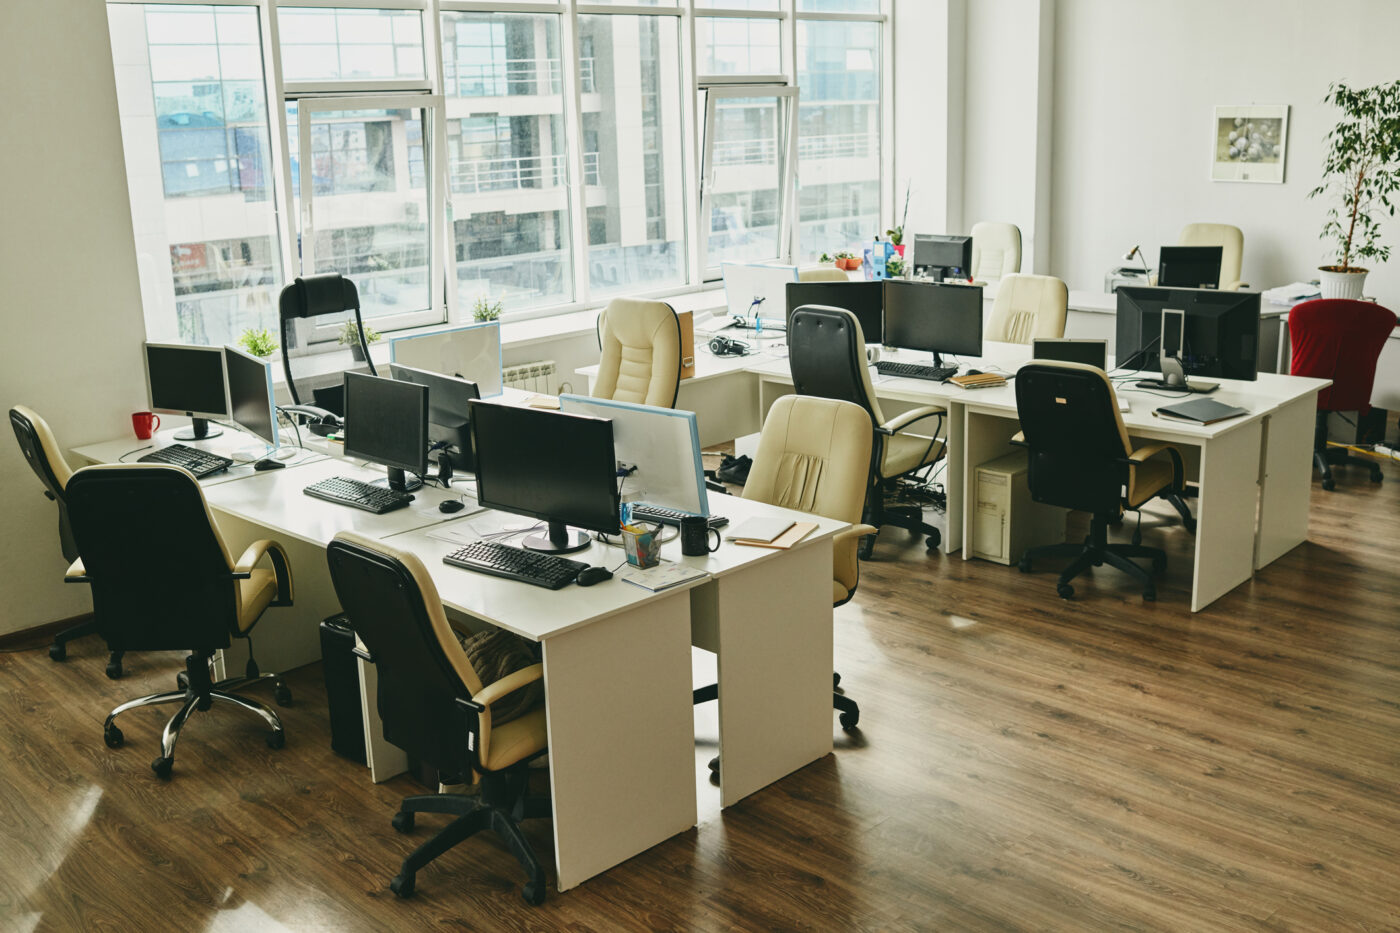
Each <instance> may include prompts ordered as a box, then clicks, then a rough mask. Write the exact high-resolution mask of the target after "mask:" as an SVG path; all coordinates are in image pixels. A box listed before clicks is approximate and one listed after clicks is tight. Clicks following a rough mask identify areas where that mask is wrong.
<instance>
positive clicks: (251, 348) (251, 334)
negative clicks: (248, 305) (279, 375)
mask: <svg viewBox="0 0 1400 933" xmlns="http://www.w3.org/2000/svg"><path fill="white" fill-rule="evenodd" d="M238 345H239V346H240V347H242V348H243V349H244V350H247V351H248V352H249V353H251V354H253V355H254V356H260V357H262V358H263V359H267V358H268V357H269V356H271V355H272V354H274V353H276V352H277V341H276V340H274V339H273V337H272V331H270V330H268V329H267V328H266V327H250V328H248V329H247V330H245V331H244V332H243V333H241V334H239V335H238Z"/></svg>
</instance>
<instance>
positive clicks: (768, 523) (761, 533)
mask: <svg viewBox="0 0 1400 933" xmlns="http://www.w3.org/2000/svg"><path fill="white" fill-rule="evenodd" d="M792 525H793V521H792V519H790V518H751V519H749V520H748V521H746V522H744V523H743V524H741V525H740V526H739V527H738V528H735V529H734V530H733V531H731V532H729V534H727V535H725V537H726V538H728V539H729V540H730V541H743V542H744V543H746V544H772V543H773V541H774V540H775V539H776V538H778V537H779V536H780V535H782V533H783V532H785V531H787V530H788V529H789V528H791V527H792Z"/></svg>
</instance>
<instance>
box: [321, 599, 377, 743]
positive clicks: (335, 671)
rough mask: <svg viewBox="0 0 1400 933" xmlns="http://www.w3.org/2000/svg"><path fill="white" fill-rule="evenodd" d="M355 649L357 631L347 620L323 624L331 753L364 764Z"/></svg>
mask: <svg viewBox="0 0 1400 933" xmlns="http://www.w3.org/2000/svg"><path fill="white" fill-rule="evenodd" d="M354 648H355V630H354V629H352V628H351V627H350V623H349V621H348V620H347V619H346V618H345V616H343V615H338V616H331V617H330V618H329V619H326V620H325V621H324V622H322V623H321V672H322V674H323V675H324V676H325V678H326V705H327V706H328V707H329V709H330V717H331V750H332V751H334V752H335V753H336V754H338V755H343V756H345V757H346V758H349V759H350V760H351V761H358V762H360V763H361V764H364V763H365V762H366V758H365V721H364V716H363V714H362V712H361V709H360V706H361V704H360V668H359V663H358V662H359V659H358V658H356V657H355V655H354V653H353V652H354Z"/></svg>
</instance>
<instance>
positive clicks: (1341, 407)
mask: <svg viewBox="0 0 1400 933" xmlns="http://www.w3.org/2000/svg"><path fill="white" fill-rule="evenodd" d="M1394 329H1395V315H1394V314H1393V313H1392V312H1390V311H1388V310H1387V309H1385V308H1383V307H1381V306H1380V305H1378V304H1375V303H1374V302H1370V301H1353V300H1350V299H1346V298H1320V299H1318V300H1316V301H1305V302H1303V303H1302V304H1299V305H1296V306H1295V307H1294V308H1293V309H1292V310H1291V311H1289V312H1288V339H1289V342H1290V343H1292V345H1293V364H1292V373H1293V375H1295V376H1313V377H1315V378H1318V379H1331V380H1332V384H1331V385H1330V386H1328V387H1327V388H1325V389H1323V390H1322V391H1321V392H1319V393H1318V394H1317V407H1318V408H1319V409H1320V410H1322V411H1359V412H1361V413H1362V414H1365V413H1366V412H1368V411H1370V410H1371V391H1372V389H1373V388H1374V385H1375V381H1376V361H1377V360H1379V359H1380V355H1381V350H1383V349H1384V348H1385V341H1386V339H1387V337H1388V336H1389V335H1390V332H1391V331H1392V330H1394Z"/></svg>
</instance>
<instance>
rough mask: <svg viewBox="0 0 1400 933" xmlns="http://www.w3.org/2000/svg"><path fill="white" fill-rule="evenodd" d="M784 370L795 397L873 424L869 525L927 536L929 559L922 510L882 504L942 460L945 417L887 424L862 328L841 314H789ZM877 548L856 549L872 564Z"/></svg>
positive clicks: (909, 414)
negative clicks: (850, 409)
mask: <svg viewBox="0 0 1400 933" xmlns="http://www.w3.org/2000/svg"><path fill="white" fill-rule="evenodd" d="M788 363H789V364H790V366H791V368H792V384H793V387H794V388H795V389H796V390H797V394H798V395H814V396H817V397H818V398H832V399H837V400H838V401H842V402H854V403H855V404H857V405H859V406H860V407H861V408H863V409H865V413H866V414H867V415H869V416H870V423H871V425H872V426H873V427H874V429H875V446H874V450H873V452H872V454H871V462H870V472H871V483H870V492H869V494H868V496H867V498H866V506H865V522H866V524H869V525H873V526H875V527H876V528H879V527H881V526H882V525H897V526H899V527H901V528H905V529H907V530H909V531H912V532H913V533H914V534H916V535H918V534H925V535H928V550H929V552H930V553H931V552H933V551H935V550H937V549H938V544H939V541H940V535H939V532H938V529H937V528H935V527H934V526H932V525H930V524H928V523H927V522H925V521H924V511H923V507H922V506H921V505H919V504H918V503H911V504H907V505H906V504H902V503H901V504H898V505H889V504H887V503H886V501H885V499H886V496H887V495H889V494H890V493H891V492H893V491H894V487H895V485H896V484H897V483H898V482H899V480H900V479H902V478H903V477H906V476H909V475H911V474H913V473H915V472H917V471H918V470H921V469H923V468H924V467H926V466H929V465H930V464H932V463H935V462H936V461H937V460H938V459H939V458H940V457H942V456H943V450H944V443H943V441H942V440H940V439H939V438H938V436H937V435H938V431H939V430H940V429H941V428H942V426H943V416H944V414H945V410H944V409H942V408H939V407H937V406H932V405H925V406H922V407H920V408H915V409H912V410H911V411H906V412H904V413H903V414H902V415H899V416H897V417H895V418H891V419H890V420H888V421H886V420H885V416H884V414H883V413H882V412H881V411H880V402H879V400H878V399H877V398H876V397H875V388H874V386H873V385H872V384H871V382H870V369H869V366H868V364H867V362H866V359H865V335H864V333H863V332H862V331H861V328H860V321H859V320H858V319H857V318H856V316H855V315H854V314H852V313H851V312H849V311H845V310H843V309H841V308H830V307H825V306H823V305H803V306H802V307H800V308H798V309H797V310H796V311H794V312H793V313H792V319H791V321H790V322H789V323H788ZM933 418H936V419H937V421H936V422H933V423H932V425H933V426H932V429H931V430H929V429H928V428H927V427H925V428H924V430H927V432H928V433H926V434H921V433H915V432H913V431H910V430H908V429H909V428H910V427H911V426H913V425H914V424H917V423H919V422H925V421H927V420H928V419H933ZM874 547H875V535H870V536H869V537H866V538H865V539H863V540H862V541H861V544H860V550H859V553H860V556H861V557H862V558H869V557H870V554H871V552H872V551H873V550H874Z"/></svg>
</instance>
